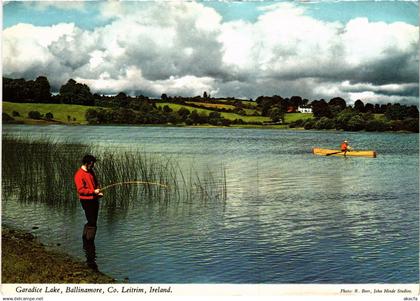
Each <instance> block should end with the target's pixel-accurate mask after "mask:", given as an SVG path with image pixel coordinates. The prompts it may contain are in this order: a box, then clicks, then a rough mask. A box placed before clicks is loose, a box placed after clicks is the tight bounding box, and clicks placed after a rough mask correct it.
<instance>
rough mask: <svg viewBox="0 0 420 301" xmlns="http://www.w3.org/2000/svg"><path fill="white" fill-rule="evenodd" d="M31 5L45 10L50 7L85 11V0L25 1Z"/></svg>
mask: <svg viewBox="0 0 420 301" xmlns="http://www.w3.org/2000/svg"><path fill="white" fill-rule="evenodd" d="M23 3H24V4H25V5H27V6H29V7H32V8H35V9H37V10H41V11H45V10H47V9H49V8H56V9H60V10H78V11H85V1H73V0H54V1H23Z"/></svg>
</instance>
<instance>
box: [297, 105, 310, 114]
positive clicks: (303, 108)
mask: <svg viewBox="0 0 420 301" xmlns="http://www.w3.org/2000/svg"><path fill="white" fill-rule="evenodd" d="M297 110H298V112H301V113H312V108H311V107H310V106H301V107H298V109H297Z"/></svg>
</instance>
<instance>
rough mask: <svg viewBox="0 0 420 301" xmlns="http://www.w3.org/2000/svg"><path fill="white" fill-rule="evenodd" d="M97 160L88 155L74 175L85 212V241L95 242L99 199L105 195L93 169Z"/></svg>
mask: <svg viewBox="0 0 420 301" xmlns="http://www.w3.org/2000/svg"><path fill="white" fill-rule="evenodd" d="M95 162H96V158H95V157H94V156H92V155H86V156H84V157H83V159H82V166H81V167H80V168H79V170H78V171H77V172H76V174H75V175H74V183H75V184H76V189H77V193H78V194H79V199H80V203H81V205H82V208H83V210H84V211H85V215H86V219H87V223H86V224H85V227H84V229H83V239H84V240H85V239H86V240H88V241H90V240H92V241H93V240H94V239H95V235H96V222H97V220H98V212H99V198H101V197H102V196H103V193H102V192H101V190H100V189H99V188H98V187H99V184H98V180H97V179H96V176H95V173H94V171H93V168H94V166H95Z"/></svg>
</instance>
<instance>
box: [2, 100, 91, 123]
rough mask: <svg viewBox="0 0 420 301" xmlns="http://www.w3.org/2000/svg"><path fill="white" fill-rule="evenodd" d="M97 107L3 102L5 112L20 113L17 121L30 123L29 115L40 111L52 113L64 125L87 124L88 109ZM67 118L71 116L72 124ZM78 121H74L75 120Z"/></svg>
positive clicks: (10, 113)
mask: <svg viewBox="0 0 420 301" xmlns="http://www.w3.org/2000/svg"><path fill="white" fill-rule="evenodd" d="M92 108H95V107H90V106H81V105H70V104H42V103H14V102H3V112H4V113H7V114H9V115H10V116H12V114H13V111H16V112H18V113H19V115H20V117H14V116H12V117H13V118H15V119H16V120H17V121H23V122H26V121H29V120H30V119H29V118H28V113H29V112H30V111H38V112H40V113H41V114H43V115H45V114H46V113H48V112H51V113H52V114H53V116H54V120H56V121H59V122H63V123H79V124H86V123H87V122H86V118H85V113H86V111H87V110H88V109H92ZM67 116H70V118H71V122H69V121H68V118H67ZM74 118H75V119H76V120H73V119H74Z"/></svg>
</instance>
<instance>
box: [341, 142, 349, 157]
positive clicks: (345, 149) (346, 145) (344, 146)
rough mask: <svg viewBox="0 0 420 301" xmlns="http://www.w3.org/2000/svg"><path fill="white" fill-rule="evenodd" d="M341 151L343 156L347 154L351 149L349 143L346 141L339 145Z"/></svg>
mask: <svg viewBox="0 0 420 301" xmlns="http://www.w3.org/2000/svg"><path fill="white" fill-rule="evenodd" d="M341 151H342V152H343V153H344V156H345V155H346V153H347V152H349V151H351V147H350V146H349V142H348V141H347V140H344V141H343V142H342V143H341Z"/></svg>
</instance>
